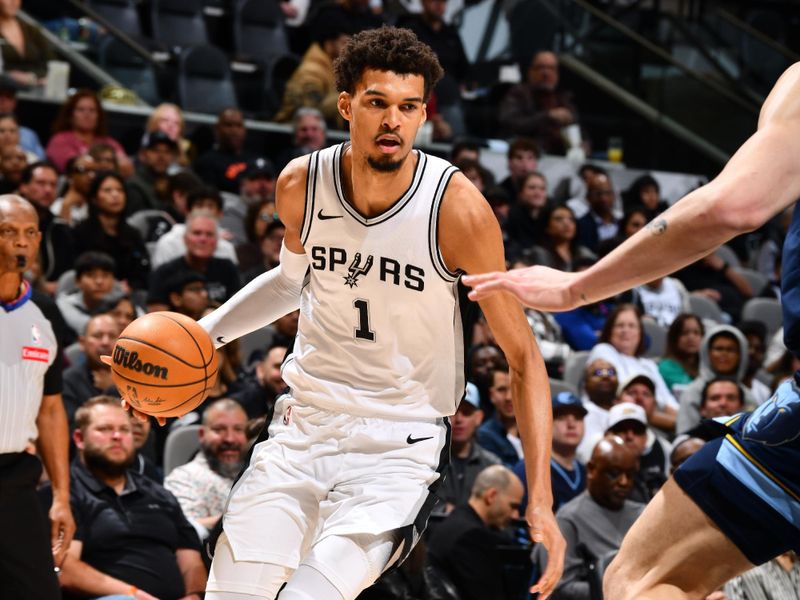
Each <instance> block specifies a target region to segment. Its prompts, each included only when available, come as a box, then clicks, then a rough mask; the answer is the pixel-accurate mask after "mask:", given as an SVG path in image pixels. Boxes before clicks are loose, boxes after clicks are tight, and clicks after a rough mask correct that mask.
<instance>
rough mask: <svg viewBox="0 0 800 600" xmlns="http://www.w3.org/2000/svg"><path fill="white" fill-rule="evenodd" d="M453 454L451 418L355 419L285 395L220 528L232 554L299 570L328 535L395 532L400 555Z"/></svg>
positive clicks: (420, 525) (417, 530)
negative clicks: (316, 544)
mask: <svg viewBox="0 0 800 600" xmlns="http://www.w3.org/2000/svg"><path fill="white" fill-rule="evenodd" d="M449 454H450V425H449V423H448V421H447V419H432V420H429V421H399V420H387V419H383V418H369V417H355V416H352V415H346V414H340V413H333V412H330V411H327V410H322V409H319V408H316V407H313V406H308V405H303V404H299V403H298V402H297V401H296V400H295V399H294V398H292V397H291V396H289V395H284V396H282V397H281V398H279V399H278V401H277V403H276V404H275V414H274V416H273V419H272V422H271V423H270V426H269V438H268V439H267V440H266V441H264V442H261V443H259V444H258V445H257V446H256V447H255V448H254V449H253V455H252V458H251V460H250V464H249V466H248V468H247V469H246V470H245V472H244V473H243V475H242V477H241V478H240V479H239V481H238V482H237V483H236V485H234V487H233V490H232V491H231V496H230V498H229V501H228V506H227V509H226V512H225V515H224V518H223V529H224V531H225V533H226V535H227V537H228V540H229V543H230V546H231V550H232V552H233V557H234V559H235V560H237V561H239V560H243V561H255V562H268V563H274V564H278V565H282V566H285V567H289V568H292V569H296V568H297V567H298V566H299V564H300V563H301V562H302V561H303V558H304V557H305V556H306V555H307V554H308V551H309V550H310V549H311V547H312V546H313V545H314V543H315V542H317V541H319V540H321V539H324V538H325V537H327V536H330V535H352V534H372V535H379V534H383V533H386V532H392V533H393V534H394V535H395V536H396V539H397V544H398V547H397V549H398V550H400V551H399V552H397V551H396V552H394V553H393V559H392V560H393V562H397V561H398V560H402V559H403V558H405V556H406V555H407V554H408V553H409V552H410V551H411V549H412V548H413V546H414V544H415V543H416V541H417V539H418V538H419V535H420V534H421V533H422V531H423V530H424V528H425V525H426V524H427V520H428V516H429V514H430V511H431V509H432V508H433V505H434V504H435V497H434V495H433V491H434V490H435V488H436V487H437V486H438V484H439V483H440V481H441V473H442V471H443V469H444V468H445V466H446V465H447V462H448V460H449ZM387 566H389V565H387Z"/></svg>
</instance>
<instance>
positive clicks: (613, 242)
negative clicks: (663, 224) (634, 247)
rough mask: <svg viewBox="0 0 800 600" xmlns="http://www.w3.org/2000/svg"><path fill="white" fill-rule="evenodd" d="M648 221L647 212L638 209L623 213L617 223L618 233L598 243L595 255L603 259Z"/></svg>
mask: <svg viewBox="0 0 800 600" xmlns="http://www.w3.org/2000/svg"><path fill="white" fill-rule="evenodd" d="M649 220H650V219H649V218H648V216H647V211H646V210H645V209H644V208H642V207H641V206H640V207H636V208H632V209H630V210H627V211H626V212H625V215H624V216H623V217H622V220H621V221H620V222H619V233H617V235H615V236H614V237H612V238H610V239H607V240H604V241H602V242H600V245H599V246H598V248H597V253H598V254H599V255H600V256H601V257H603V256H605V255H606V254H608V253H609V252H611V251H612V250H613V249H614V248H616V247H617V246H619V245H620V244H621V243H622V242H624V241H625V240H627V239H628V238H629V237H631V236H632V235H633V234H634V233H636V232H637V231H639V230H640V229H641V228H642V227H644V226H645V225H647V222H648V221H649Z"/></svg>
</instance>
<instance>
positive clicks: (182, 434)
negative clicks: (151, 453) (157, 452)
mask: <svg viewBox="0 0 800 600" xmlns="http://www.w3.org/2000/svg"><path fill="white" fill-rule="evenodd" d="M200 427H201V426H200V425H183V426H182V427H177V428H175V429H172V430H171V431H170V432H169V434H168V435H167V439H166V441H165V442H164V477H166V476H167V475H169V474H170V471H172V470H173V469H174V468H175V467H180V466H181V465H184V464H186V463H187V462H189V460H190V459H191V458H192V456H194V453H195V452H197V450H198V449H199V448H200V439H199V438H198V437H197V436H198V433H197V432H198V431H199V430H200Z"/></svg>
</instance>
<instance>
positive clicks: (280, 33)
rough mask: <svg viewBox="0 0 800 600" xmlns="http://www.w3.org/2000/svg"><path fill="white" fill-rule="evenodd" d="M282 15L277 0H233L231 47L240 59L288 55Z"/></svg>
mask: <svg viewBox="0 0 800 600" xmlns="http://www.w3.org/2000/svg"><path fill="white" fill-rule="evenodd" d="M283 21H284V17H283V12H282V11H281V9H280V3H279V2H277V0H237V1H236V3H235V5H234V7H233V45H234V49H235V50H236V53H237V54H238V55H241V56H243V57H248V58H254V59H259V60H266V61H269V60H270V59H271V58H272V57H274V56H278V55H282V54H288V53H289V39H288V36H287V34H286V27H285V25H284V22H283Z"/></svg>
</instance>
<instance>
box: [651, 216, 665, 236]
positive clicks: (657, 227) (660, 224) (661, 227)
mask: <svg viewBox="0 0 800 600" xmlns="http://www.w3.org/2000/svg"><path fill="white" fill-rule="evenodd" d="M647 228H648V229H649V230H650V231H651V232H652V233H653V235H664V233H666V231H667V220H666V219H664V218H663V217H662V218H658V219H655V220H654V221H651V222H650V223H648V224H647Z"/></svg>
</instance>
